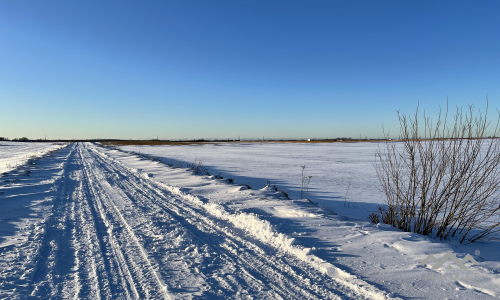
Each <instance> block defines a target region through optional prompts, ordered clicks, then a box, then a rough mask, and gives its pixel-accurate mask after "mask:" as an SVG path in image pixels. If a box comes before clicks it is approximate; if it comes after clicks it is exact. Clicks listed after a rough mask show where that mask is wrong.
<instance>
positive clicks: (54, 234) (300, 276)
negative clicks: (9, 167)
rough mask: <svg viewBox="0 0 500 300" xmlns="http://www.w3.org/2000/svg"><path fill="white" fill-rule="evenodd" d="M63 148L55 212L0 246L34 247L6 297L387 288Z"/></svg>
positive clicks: (5, 251) (265, 294)
mask: <svg viewBox="0 0 500 300" xmlns="http://www.w3.org/2000/svg"><path fill="white" fill-rule="evenodd" d="M59 152H60V153H59V154H58V155H57V156H56V157H53V158H50V159H51V160H53V162H52V163H57V164H59V165H60V168H61V172H62V174H59V176H60V177H59V179H58V180H57V181H56V182H55V183H54V185H55V186H56V187H57V188H56V189H55V190H54V191H53V193H54V197H52V198H51V200H50V201H45V202H42V203H41V204H39V205H42V206H43V205H45V207H46V208H47V207H49V208H50V212H47V213H46V217H45V218H44V219H43V220H41V221H40V220H39V221H37V220H36V219H35V220H32V221H31V222H32V223H33V224H32V227H33V228H34V229H33V231H32V232H31V233H30V234H25V236H23V235H19V234H18V236H17V237H16V238H15V239H14V240H16V241H14V242H13V243H14V244H16V247H10V248H9V247H7V246H6V247H3V248H1V247H0V249H1V250H2V252H1V255H0V263H1V262H2V261H3V262H6V261H7V260H8V258H9V257H13V256H16V255H17V256H19V255H21V256H23V257H25V260H24V261H25V263H22V264H17V265H13V266H10V267H9V268H2V271H0V275H1V277H0V278H2V280H3V284H2V285H0V298H4V297H9V296H14V295H19V296H21V295H26V296H29V297H36V298H49V297H51V298H80V299H100V298H101V299H102V298H104V299H118V298H121V299H190V298H202V299H224V298H226V299H233V298H260V299H262V298H266V299H268V298H271V299H345V298H356V299H363V298H370V299H371V298H383V296H382V294H377V293H375V294H374V293H369V292H368V293H367V292H366V291H363V290H362V289H360V288H359V287H354V286H352V285H349V284H342V282H343V281H341V280H338V279H336V278H333V277H331V276H328V275H326V274H325V273H324V272H320V271H319V270H317V268H314V267H312V266H311V265H310V264H308V263H306V262H304V260H301V259H299V258H297V257H296V256H294V255H292V254H290V253H286V252H284V251H279V250H278V249H276V248H275V247H272V246H270V245H268V244H265V243H263V242H262V241H260V240H258V239H255V238H253V237H252V236H251V235H249V234H247V233H245V232H244V231H243V230H242V229H239V228H236V227H235V226H234V225H233V224H232V223H230V222H228V221H227V218H218V217H217V216H215V215H214V214H210V213H208V212H207V211H206V209H204V207H203V206H200V205H196V203H194V202H190V201H186V199H185V197H182V195H179V194H175V193H172V192H171V190H170V189H169V188H167V186H165V185H162V184H159V183H156V182H154V181H152V180H150V179H148V178H145V177H144V176H142V175H141V174H140V173H138V172H137V171H136V170H133V169H129V168H127V167H125V166H124V165H122V164H121V163H119V162H118V161H116V160H114V159H112V158H110V157H108V156H106V155H105V154H103V153H101V152H100V151H99V150H98V149H97V148H96V147H92V146H91V145H89V144H83V143H78V144H72V145H70V146H68V147H67V148H65V149H63V150H61V151H59ZM57 160H59V161H57ZM40 169H43V166H40ZM36 172H37V171H36V170H35V171H33V173H36ZM39 172H42V170H40V171H39ZM54 176H56V175H54ZM41 180H42V179H41ZM43 180H45V181H46V180H47V179H46V178H45V179H43ZM32 185H33V186H35V185H36V184H34V183H33V184H32ZM11 188H12V189H15V186H12V187H11ZM6 191H7V192H8V191H9V190H6ZM28 223H29V222H28ZM28 225H29V224H28ZM16 253H17V254H16ZM6 265H7V264H5V265H4V266H6ZM16 274H17V275H16ZM20 274H23V275H22V276H20V277H18V275H20Z"/></svg>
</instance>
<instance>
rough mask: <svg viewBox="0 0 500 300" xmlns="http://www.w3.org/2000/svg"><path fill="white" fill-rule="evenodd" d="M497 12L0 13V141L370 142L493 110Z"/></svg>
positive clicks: (382, 6)
mask: <svg viewBox="0 0 500 300" xmlns="http://www.w3.org/2000/svg"><path fill="white" fill-rule="evenodd" d="M499 13H500V1H497V0H490V1H487V0H486V1H401V0H398V1H270V0H266V1H255V0H254V1H239V0H231V1H212V0H210V1H207V0H203V1H159V0H152V1H122V0H120V1H50V0H44V1H35V0H32V1H18V0H3V1H1V2H0V136H4V137H9V138H14V137H22V136H27V137H29V138H33V139H34V138H40V137H44V136H45V135H47V137H48V138H132V139H138V138H152V137H156V136H157V135H158V136H159V137H160V138H161V139H178V138H237V137H238V136H239V135H241V137H242V138H259V137H262V136H265V137H269V138H327V137H339V136H351V137H359V135H360V134H361V135H362V136H363V137H364V136H368V137H372V138H376V137H380V136H382V123H384V126H385V128H386V130H390V131H391V132H393V133H397V132H398V127H397V124H398V123H397V116H396V112H395V111H396V110H398V109H400V110H401V111H402V112H403V113H411V112H413V111H414V109H415V108H416V106H417V103H418V102H419V103H420V108H421V109H425V110H426V111H427V112H429V113H430V114H432V113H435V112H436V111H437V109H438V108H439V106H446V99H447V97H448V98H449V104H450V105H451V106H455V105H465V104H467V103H469V104H475V105H476V106H477V107H478V108H483V107H484V106H485V103H486V96H487V95H488V98H489V103H490V107H492V108H500V22H499V21H498V16H499Z"/></svg>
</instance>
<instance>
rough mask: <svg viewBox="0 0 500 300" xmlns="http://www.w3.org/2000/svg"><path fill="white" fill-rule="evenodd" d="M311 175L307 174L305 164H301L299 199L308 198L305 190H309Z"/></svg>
mask: <svg viewBox="0 0 500 300" xmlns="http://www.w3.org/2000/svg"><path fill="white" fill-rule="evenodd" d="M311 179H312V176H308V175H307V171H306V166H305V165H304V166H302V187H301V189H300V199H308V198H307V192H308V191H309V183H311Z"/></svg>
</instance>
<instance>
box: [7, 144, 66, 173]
mask: <svg viewBox="0 0 500 300" xmlns="http://www.w3.org/2000/svg"><path fill="white" fill-rule="evenodd" d="M60 147H61V145H59V144H57V143H25V142H4V141H0V173H4V172H8V171H11V170H13V169H14V168H16V167H17V166H20V165H22V164H24V163H26V161H28V159H30V158H33V157H39V156H42V155H43V154H45V153H47V152H49V151H51V150H55V149H58V148H60Z"/></svg>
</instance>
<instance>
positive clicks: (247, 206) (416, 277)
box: [0, 143, 500, 299]
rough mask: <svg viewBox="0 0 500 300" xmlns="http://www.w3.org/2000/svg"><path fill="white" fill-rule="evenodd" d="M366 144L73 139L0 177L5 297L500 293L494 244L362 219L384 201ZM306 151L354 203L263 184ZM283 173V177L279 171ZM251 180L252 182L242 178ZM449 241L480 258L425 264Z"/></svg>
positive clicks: (0, 273) (0, 287) (1, 292)
mask: <svg viewBox="0 0 500 300" xmlns="http://www.w3.org/2000/svg"><path fill="white" fill-rule="evenodd" d="M363 145H364V146H365V147H368V148H363V146H362V144H361V143H359V144H354V143H352V144H351V143H350V144H307V145H304V144H294V145H285V144H244V143H241V144H238V145H236V144H234V145H204V146H194V145H186V146H181V147H170V146H159V147H151V146H127V147H123V148H124V150H126V151H123V150H116V149H114V147H101V146H99V145H97V144H91V143H73V144H71V145H69V146H67V147H66V148H64V149H61V150H59V151H57V152H56V153H54V154H52V155H50V156H44V157H42V158H41V159H38V160H36V161H34V162H33V163H30V164H25V165H22V166H20V167H18V168H17V169H16V170H14V171H11V172H10V173H9V174H7V175H6V176H3V177H1V178H0V207H1V208H2V209H1V210H0V279H1V280H0V299H4V298H6V299H11V298H16V297H17V298H80V299H97V298H104V299H116V298H123V299H247V298H254V299H414V298H415V297H416V298H423V299H436V298H438V299H443V298H453V299H493V298H495V297H498V295H500V282H499V280H498V274H499V272H500V257H499V256H498V250H497V249H498V246H499V244H498V243H497V242H491V243H488V244H482V243H478V244H471V245H460V244H457V243H455V242H454V241H451V242H445V243H443V242H438V241H436V240H433V239H431V238H428V237H424V236H421V235H418V234H413V233H407V232H401V231H398V230H395V229H394V228H392V227H390V226H388V225H384V224H378V225H374V224H371V223H370V222H368V221H366V220H365V219H364V214H365V213H366V211H365V212H364V213H361V212H362V211H363V208H362V204H363V205H370V204H373V203H380V202H381V201H382V200H381V198H380V197H381V196H380V193H378V194H377V193H376V192H375V190H374V187H373V186H372V185H373V180H374V178H373V173H372V172H373V169H371V168H368V167H369V166H370V161H371V159H372V158H371V156H370V155H368V153H370V152H371V151H372V150H373V149H374V148H373V147H375V146H374V145H373V144H363ZM230 147H233V148H230ZM282 147H287V148H286V149H288V150H287V152H284V149H285V148H282ZM342 147H344V148H342ZM370 147H371V148H370ZM145 149H148V150H154V151H157V153H156V154H160V152H161V153H162V154H163V157H162V158H160V159H157V158H153V157H152V156H151V155H148V154H146V153H145V152H144V151H145ZM174 149H178V150H181V152H184V153H185V155H186V157H189V158H191V156H192V155H193V154H194V155H200V156H203V157H204V158H205V160H204V161H207V162H209V163H207V166H208V168H209V170H210V172H212V174H211V175H208V174H207V173H206V172H205V173H204V172H194V173H193V171H192V169H188V168H186V165H185V164H184V167H183V168H181V167H179V168H177V167H176V166H174V167H170V166H168V165H167V164H170V163H173V162H174V160H169V157H170V156H172V155H175V156H176V157H177V159H175V161H176V162H180V161H181V160H180V158H181V157H180V155H181V152H175V153H173V152H171V151H173V150H174ZM139 150H140V151H139ZM182 150H183V151H182ZM0 151H1V150H0ZM127 151H128V152H127ZM131 151H133V152H131ZM139 152H141V153H140V154H139ZM286 153H289V154H287V155H285V154H286ZM328 153H333V154H334V155H331V156H328V155H327V154H328ZM201 154H203V155H201ZM279 157H281V159H279ZM222 158H225V159H226V160H225V161H226V163H225V164H222V162H221V161H219V159H222ZM186 160H187V159H186ZM187 161H191V160H190V159H189V160H187ZM292 162H293V163H292ZM326 162H330V165H328V164H327V163H326ZM218 163H221V165H220V166H219V167H218V166H217V164H218ZM302 163H305V164H306V165H307V166H308V169H307V170H309V172H310V174H312V175H313V176H314V177H313V180H314V179H317V180H318V182H323V184H326V183H329V184H332V185H333V184H334V183H335V182H336V181H339V180H341V178H344V181H342V182H343V183H347V182H349V181H347V180H350V182H351V183H350V185H351V186H352V187H351V188H352V189H353V192H352V196H349V197H352V203H351V205H350V207H345V206H343V205H342V206H339V207H338V208H339V210H338V211H337V210H336V209H334V210H332V209H329V208H328V207H326V206H325V207H323V206H321V205H312V204H311V203H310V202H309V201H306V200H301V199H300V197H297V191H295V192H292V193H291V198H292V199H291V200H290V199H286V198H285V197H284V195H283V194H282V193H280V192H279V191H276V190H275V189H274V188H273V186H272V185H271V186H264V184H258V183H260V182H261V181H262V180H264V179H265V178H267V179H270V180H275V181H276V182H277V184H278V185H279V186H280V187H281V186H283V187H288V188H291V187H292V186H293V184H294V181H295V177H296V176H299V177H300V166H301V164H302ZM231 164H235V166H234V167H233V168H232V169H231V167H230V166H231ZM343 164H344V167H341V166H342V165H343ZM325 165H326V166H325ZM321 166H324V167H321ZM356 166H357V167H356ZM320 167H321V168H320ZM327 167H328V168H333V167H335V168H336V172H335V173H336V174H340V175H335V176H337V177H335V176H334V175H333V173H327V172H325V170H326V169H327ZM297 168H298V170H296V169H297ZM27 170H29V171H30V172H26V171H27ZM212 170H216V171H217V170H221V172H222V171H224V172H225V173H223V174H224V175H229V176H230V177H233V178H234V183H230V182H228V177H226V176H224V178H221V176H214V172H215V171H212ZM245 170H247V171H245ZM318 170H319V171H318ZM246 172H248V173H246ZM315 172H316V173H315ZM256 174H264V175H259V177H257V176H256ZM277 174H284V175H282V177H281V179H279V180H278V179H276V178H274V177H275V176H276V175H277ZM354 175H356V176H358V177H359V178H358V179H356V176H354ZM332 176H334V177H332ZM251 178H253V179H252V180H254V181H252V184H253V186H252V189H248V188H247V186H246V185H245V181H244V180H251ZM287 178H288V179H287ZM321 178H322V179H321ZM349 178H350V179H349ZM311 184H312V182H311ZM363 184H364V186H363ZM360 185H361V187H360ZM356 186H357V188H354V187H356ZM363 187H364V188H363ZM335 188H336V187H335V186H334V185H333V188H332V189H333V190H334V189H335ZM363 190H366V191H365V192H363ZM312 192H313V193H312V194H311V195H312V196H311V198H312V199H322V201H324V203H326V204H332V205H333V204H335V201H337V202H338V204H342V203H343V200H342V196H339V197H340V198H339V199H330V200H328V199H329V198H328V197H330V196H327V195H323V197H321V195H322V193H321V188H320V187H314V188H313V189H312ZM338 193H339V195H342V194H343V193H345V191H344V190H342V192H338ZM328 201H330V202H328ZM340 207H344V210H343V211H340ZM449 251H451V253H452V254H453V255H456V256H457V257H458V258H459V259H463V258H464V257H465V256H466V255H467V254H470V255H472V257H473V258H474V260H476V261H477V262H478V265H472V264H471V263H470V262H468V261H466V262H465V265H466V267H467V272H466V273H463V272H462V273H460V272H459V273H457V272H458V271H457V270H456V269H455V270H454V271H450V269H446V268H445V269H440V270H436V271H434V270H431V269H430V268H431V267H432V266H433V265H434V264H435V262H432V261H429V262H427V263H424V265H420V263H421V262H422V261H424V259H425V258H426V257H427V256H428V255H429V254H432V255H433V256H435V257H436V258H438V259H439V258H441V257H444V255H445V254H446V253H448V252H449ZM445 266H446V267H450V268H453V267H454V266H455V265H454V263H453V262H452V261H448V262H447V263H446V265H445ZM455 273H456V274H455ZM438 275H439V277H437V276H438ZM455 275H456V276H455ZM443 276H444V277H443Z"/></svg>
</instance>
